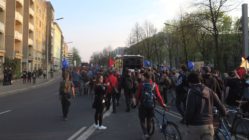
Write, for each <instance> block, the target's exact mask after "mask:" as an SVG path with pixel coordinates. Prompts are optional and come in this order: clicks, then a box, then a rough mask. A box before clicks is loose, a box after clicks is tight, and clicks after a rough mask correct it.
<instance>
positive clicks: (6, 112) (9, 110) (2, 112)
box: [0, 110, 11, 115]
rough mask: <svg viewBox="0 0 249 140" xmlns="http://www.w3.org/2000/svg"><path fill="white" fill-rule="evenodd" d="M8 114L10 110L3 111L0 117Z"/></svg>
mask: <svg viewBox="0 0 249 140" xmlns="http://www.w3.org/2000/svg"><path fill="white" fill-rule="evenodd" d="M8 112H11V110H6V111H3V112H0V115H3V114H5V113H8Z"/></svg>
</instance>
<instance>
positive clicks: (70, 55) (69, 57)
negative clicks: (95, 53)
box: [66, 51, 74, 67]
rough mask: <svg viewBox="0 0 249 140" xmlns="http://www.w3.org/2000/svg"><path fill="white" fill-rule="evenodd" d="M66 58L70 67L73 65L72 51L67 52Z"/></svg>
mask: <svg viewBox="0 0 249 140" xmlns="http://www.w3.org/2000/svg"><path fill="white" fill-rule="evenodd" d="M66 59H67V60H68V64H69V66H70V67H72V66H73V65H74V64H73V53H72V51H69V52H68V54H67V57H66Z"/></svg>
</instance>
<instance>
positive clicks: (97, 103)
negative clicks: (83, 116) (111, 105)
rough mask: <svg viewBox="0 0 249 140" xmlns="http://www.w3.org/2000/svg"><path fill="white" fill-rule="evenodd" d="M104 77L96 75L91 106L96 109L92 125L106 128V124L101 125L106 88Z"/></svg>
mask: <svg viewBox="0 0 249 140" xmlns="http://www.w3.org/2000/svg"><path fill="white" fill-rule="evenodd" d="M103 81H104V78H103V76H102V75H99V76H98V77H97V84H96V86H95V89H94V91H95V97H94V103H93V108H95V109H96V112H95V115H94V120H95V124H94V127H95V128H97V129H102V130H104V129H106V128H107V127H106V126H103V125H102V122H103V111H104V104H105V96H106V89H107V87H106V86H105V85H104V84H103Z"/></svg>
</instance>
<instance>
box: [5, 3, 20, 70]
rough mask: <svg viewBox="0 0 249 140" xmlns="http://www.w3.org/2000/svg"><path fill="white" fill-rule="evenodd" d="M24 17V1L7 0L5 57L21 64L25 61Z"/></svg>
mask: <svg viewBox="0 0 249 140" xmlns="http://www.w3.org/2000/svg"><path fill="white" fill-rule="evenodd" d="M23 17H24V0H7V1H6V22H5V23H6V24H5V51H6V53H5V56H6V57H8V58H10V59H16V60H17V61H18V62H19V63H20V64H21V63H22V60H23ZM20 66H22V65H20ZM20 69H22V68H20Z"/></svg>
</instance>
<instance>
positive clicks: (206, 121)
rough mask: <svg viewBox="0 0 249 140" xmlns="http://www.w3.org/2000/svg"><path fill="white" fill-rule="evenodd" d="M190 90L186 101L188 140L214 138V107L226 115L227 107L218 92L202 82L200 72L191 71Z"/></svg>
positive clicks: (185, 117)
mask: <svg viewBox="0 0 249 140" xmlns="http://www.w3.org/2000/svg"><path fill="white" fill-rule="evenodd" d="M188 82H189V90H188V95H187V101H186V110H185V115H184V120H185V123H186V125H187V132H188V133H187V135H186V136H185V138H186V140H213V137H214V126H213V107H214V106H215V107H216V108H217V109H218V110H219V112H220V114H221V116H225V115H226V108H225V106H224V105H223V104H222V103H221V101H220V100H219V98H218V96H217V95H216V93H215V92H214V91H213V90H212V89H210V88H208V87H207V86H205V85H204V84H202V83H201V77H200V74H199V73H197V72H191V73H190V74H189V76H188Z"/></svg>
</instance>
